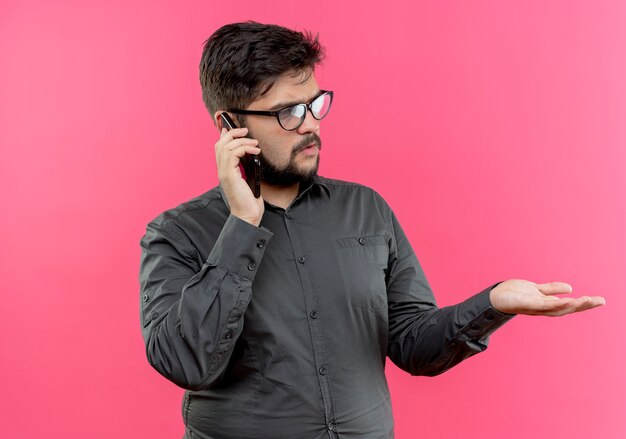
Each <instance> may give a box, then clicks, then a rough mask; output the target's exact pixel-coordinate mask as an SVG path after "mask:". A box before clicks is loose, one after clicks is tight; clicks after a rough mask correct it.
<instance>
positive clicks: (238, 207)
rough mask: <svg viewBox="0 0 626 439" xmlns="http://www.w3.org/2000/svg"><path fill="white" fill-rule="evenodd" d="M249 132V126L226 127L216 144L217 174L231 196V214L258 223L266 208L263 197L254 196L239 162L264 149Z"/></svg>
mask: <svg viewBox="0 0 626 439" xmlns="http://www.w3.org/2000/svg"><path fill="white" fill-rule="evenodd" d="M246 134H248V129H247V128H235V129H232V130H230V131H228V130H227V129H226V128H222V132H221V135H220V139H219V140H218V141H217V143H216V144H215V158H216V161H217V176H218V178H219V180H220V185H221V186H222V190H223V191H224V195H225V196H226V198H227V199H228V205H229V207H230V213H231V214H232V215H234V216H236V217H238V218H240V219H242V220H244V221H247V222H249V223H250V224H252V225H254V226H258V225H259V224H260V223H261V218H262V217H263V212H264V210H265V206H264V205H263V197H262V196H261V197H259V198H255V197H254V194H253V193H252V190H251V189H250V186H248V183H247V182H246V180H244V178H243V175H242V174H241V170H240V168H239V162H240V160H241V158H242V157H243V156H244V155H245V154H252V155H257V154H259V153H260V152H261V149H260V148H259V147H258V146H257V145H258V143H259V142H258V141H257V140H256V139H251V138H249V137H245V136H246Z"/></svg>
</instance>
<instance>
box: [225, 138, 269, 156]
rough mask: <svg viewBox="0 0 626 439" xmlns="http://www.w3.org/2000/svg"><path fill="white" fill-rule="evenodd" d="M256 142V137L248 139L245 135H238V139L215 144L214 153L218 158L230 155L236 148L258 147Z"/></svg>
mask: <svg viewBox="0 0 626 439" xmlns="http://www.w3.org/2000/svg"><path fill="white" fill-rule="evenodd" d="M218 143H219V142H218ZM258 144H259V142H258V141H257V140H256V139H248V138H247V137H240V138H238V139H235V140H231V141H229V142H228V143H224V144H221V145H216V155H217V157H218V158H219V157H225V156H229V155H232V152H233V151H235V150H237V148H241V147H244V148H245V147H254V148H258V146H257V145H258ZM259 151H260V150H259Z"/></svg>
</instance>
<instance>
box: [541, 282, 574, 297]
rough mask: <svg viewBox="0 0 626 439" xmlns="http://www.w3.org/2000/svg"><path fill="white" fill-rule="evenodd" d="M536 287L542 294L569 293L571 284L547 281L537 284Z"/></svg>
mask: <svg viewBox="0 0 626 439" xmlns="http://www.w3.org/2000/svg"><path fill="white" fill-rule="evenodd" d="M537 289H539V291H541V293H543V294H547V295H550V294H569V293H571V292H572V286H571V285H570V284H568V283H565V282H548V283H545V284H537Z"/></svg>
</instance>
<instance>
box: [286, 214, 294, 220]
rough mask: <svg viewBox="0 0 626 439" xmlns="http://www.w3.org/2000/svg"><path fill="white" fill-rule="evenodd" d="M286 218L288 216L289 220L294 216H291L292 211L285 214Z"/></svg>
mask: <svg viewBox="0 0 626 439" xmlns="http://www.w3.org/2000/svg"><path fill="white" fill-rule="evenodd" d="M285 218H287V219H288V220H290V219H293V216H291V214H290V213H286V214H285Z"/></svg>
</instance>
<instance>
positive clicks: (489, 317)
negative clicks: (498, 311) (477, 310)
mask: <svg viewBox="0 0 626 439" xmlns="http://www.w3.org/2000/svg"><path fill="white" fill-rule="evenodd" d="M485 320H493V315H492V314H489V313H487V314H485Z"/></svg>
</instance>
